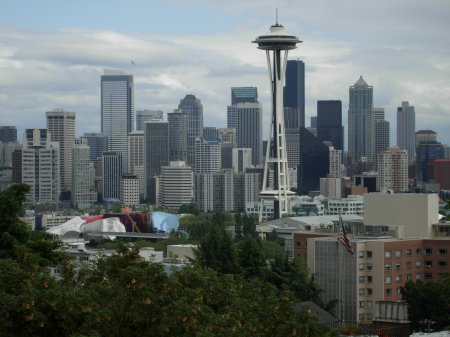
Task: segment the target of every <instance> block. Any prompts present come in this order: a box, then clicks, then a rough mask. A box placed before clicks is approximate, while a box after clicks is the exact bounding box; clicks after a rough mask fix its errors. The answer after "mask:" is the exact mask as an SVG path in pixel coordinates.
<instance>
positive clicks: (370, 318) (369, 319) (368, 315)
mask: <svg viewBox="0 0 450 337" xmlns="http://www.w3.org/2000/svg"><path fill="white" fill-rule="evenodd" d="M367 320H368V321H371V320H372V314H370V313H369V314H367Z"/></svg>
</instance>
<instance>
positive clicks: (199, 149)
mask: <svg viewBox="0 0 450 337" xmlns="http://www.w3.org/2000/svg"><path fill="white" fill-rule="evenodd" d="M221 157H222V151H221V146H220V140H219V138H209V137H197V138H195V166H194V171H195V173H214V172H217V171H220V168H221V164H222V158H221Z"/></svg>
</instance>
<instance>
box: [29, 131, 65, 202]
mask: <svg viewBox="0 0 450 337" xmlns="http://www.w3.org/2000/svg"><path fill="white" fill-rule="evenodd" d="M22 143H23V145H22V146H23V147H22V183H24V184H27V185H29V186H30V187H31V189H30V192H29V193H27V201H28V202H30V203H32V204H37V203H57V202H58V197H59V192H60V183H59V181H60V180H59V174H60V171H59V163H60V161H59V143H58V142H52V141H51V138H50V133H49V132H48V130H47V129H26V130H25V132H24V135H23V142H22Z"/></svg>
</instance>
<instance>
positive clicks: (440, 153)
mask: <svg viewBox="0 0 450 337" xmlns="http://www.w3.org/2000/svg"><path fill="white" fill-rule="evenodd" d="M442 158H444V146H443V145H442V144H441V143H440V142H438V141H435V140H429V141H422V142H420V144H419V145H417V150H416V181H417V182H419V183H422V182H427V181H428V173H427V168H428V167H427V162H428V161H429V160H432V159H442Z"/></svg>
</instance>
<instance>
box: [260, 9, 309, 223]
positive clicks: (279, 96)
mask: <svg viewBox="0 0 450 337" xmlns="http://www.w3.org/2000/svg"><path fill="white" fill-rule="evenodd" d="M276 17H277V18H276V23H275V24H274V25H272V26H271V27H270V31H269V33H268V34H266V35H261V36H259V37H257V38H256V40H255V41H253V43H257V44H258V48H259V49H262V50H265V51H266V56H267V66H268V68H269V81H270V88H271V93H272V109H271V110H272V111H271V114H272V118H271V122H270V131H269V139H268V142H267V150H266V157H265V161H264V179H263V186H262V190H261V192H260V194H259V199H260V211H259V221H260V222H261V221H262V215H263V212H264V204H265V201H269V200H270V201H273V203H274V218H275V219H279V218H281V217H282V216H283V214H288V213H290V200H291V198H292V196H293V195H294V194H295V193H294V192H291V191H290V184H289V174H288V161H287V152H286V135H285V128H284V112H283V86H284V83H285V76H286V63H287V56H288V51H289V50H291V49H295V48H297V46H296V44H297V43H301V42H302V41H300V40H299V39H298V37H297V36H293V35H288V34H286V33H285V31H284V27H283V26H282V25H280V24H279V23H278V10H277V14H276ZM269 172H273V184H269V181H268V180H269V179H268V176H269Z"/></svg>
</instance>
